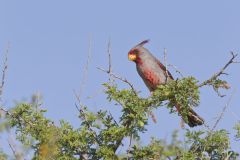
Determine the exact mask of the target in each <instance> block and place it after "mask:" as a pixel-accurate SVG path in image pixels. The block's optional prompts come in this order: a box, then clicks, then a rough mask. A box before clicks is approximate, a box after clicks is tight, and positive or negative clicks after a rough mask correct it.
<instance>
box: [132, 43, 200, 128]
mask: <svg viewBox="0 0 240 160" xmlns="http://www.w3.org/2000/svg"><path fill="white" fill-rule="evenodd" d="M148 42H149V40H145V41H143V42H141V43H139V44H138V45H136V46H135V47H133V48H132V49H131V50H130V51H129V52H128V59H129V60H131V61H133V62H135V63H136V68H137V72H138V74H139V75H140V76H141V78H142V79H143V81H144V83H145V84H146V86H147V87H148V89H149V90H150V92H153V91H154V90H156V89H157V86H158V85H161V84H166V82H167V81H171V80H174V79H173V77H172V75H171V73H170V72H169V71H167V70H166V67H165V66H164V65H163V64H162V63H161V62H160V61H159V60H158V59H157V58H156V57H154V56H153V55H152V54H151V53H150V52H149V50H147V49H146V48H144V47H143V46H144V44H146V43H148ZM175 107H176V109H177V111H178V112H179V113H180V114H181V111H180V109H181V107H180V106H179V105H178V104H175ZM186 123H188V125H189V126H190V127H194V126H197V125H202V124H203V123H204V120H203V119H202V118H201V117H200V116H199V115H198V114H197V113H196V112H194V111H193V110H192V109H191V108H189V112H188V114H187V122H186Z"/></svg>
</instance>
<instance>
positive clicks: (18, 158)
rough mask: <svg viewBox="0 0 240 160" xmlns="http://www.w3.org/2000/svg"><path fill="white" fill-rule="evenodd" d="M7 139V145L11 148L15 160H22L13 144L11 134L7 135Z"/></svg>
mask: <svg viewBox="0 0 240 160" xmlns="http://www.w3.org/2000/svg"><path fill="white" fill-rule="evenodd" d="M9 134H10V135H9V137H8V140H7V141H8V145H9V147H10V148H11V150H12V152H13V155H14V157H15V158H16V160H24V158H23V155H22V154H21V153H19V151H18V149H17V146H16V144H15V143H14V142H13V138H12V136H11V133H9Z"/></svg>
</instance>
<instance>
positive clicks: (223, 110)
mask: <svg viewBox="0 0 240 160" xmlns="http://www.w3.org/2000/svg"><path fill="white" fill-rule="evenodd" d="M235 91H236V89H234V90H233V92H232V94H231V95H230V97H229V99H228V101H227V103H226V104H225V106H224V107H223V109H222V112H221V113H220V115H219V117H218V119H217V120H216V122H215V124H214V125H213V127H212V129H211V131H213V130H214V129H215V128H216V127H217V125H218V123H219V122H220V120H221V119H222V118H223V115H224V113H225V111H226V109H227V107H228V106H229V104H230V102H231V100H232V97H233V95H234V93H235Z"/></svg>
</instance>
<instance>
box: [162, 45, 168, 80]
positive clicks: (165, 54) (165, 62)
mask: <svg viewBox="0 0 240 160" xmlns="http://www.w3.org/2000/svg"><path fill="white" fill-rule="evenodd" d="M163 54H164V65H165V67H166V70H165V73H166V75H167V76H166V79H165V82H167V81H168V78H169V75H168V64H167V49H166V48H164V52H163Z"/></svg>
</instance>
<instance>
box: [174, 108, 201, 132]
mask: <svg viewBox="0 0 240 160" xmlns="http://www.w3.org/2000/svg"><path fill="white" fill-rule="evenodd" d="M176 108H177V110H178V112H179V110H180V107H179V106H178V105H177V106H176ZM179 113H180V112H179ZM183 119H184V118H183ZM184 121H185V120H184ZM185 123H187V124H188V125H189V127H195V126H200V125H203V124H204V119H203V118H201V117H200V116H199V115H198V114H197V113H196V112H195V111H194V110H193V109H191V108H190V109H189V112H188V115H187V122H186V121H185Z"/></svg>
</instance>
